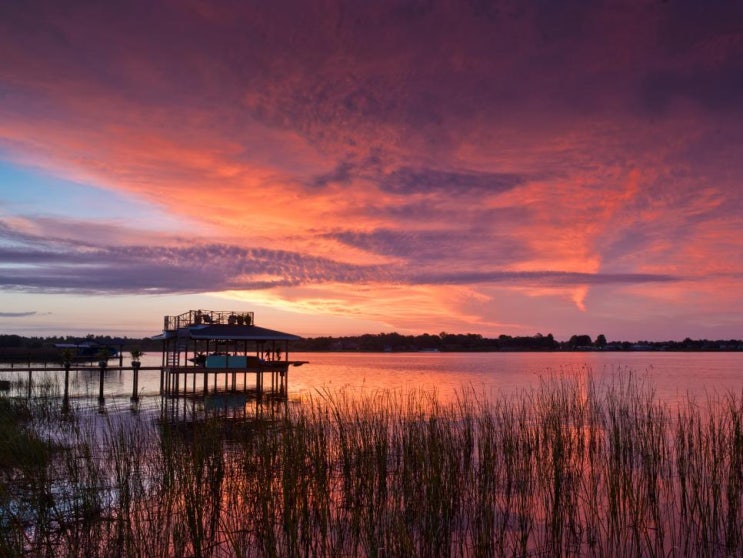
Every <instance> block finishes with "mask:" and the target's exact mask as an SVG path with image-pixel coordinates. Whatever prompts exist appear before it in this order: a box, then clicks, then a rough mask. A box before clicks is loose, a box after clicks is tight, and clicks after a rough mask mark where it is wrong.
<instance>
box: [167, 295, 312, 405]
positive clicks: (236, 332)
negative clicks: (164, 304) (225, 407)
mask: <svg viewBox="0 0 743 558" xmlns="http://www.w3.org/2000/svg"><path fill="white" fill-rule="evenodd" d="M152 339H159V340H161V341H162V342H163V349H162V371H161V374H160V392H161V394H163V395H169V396H178V395H188V394H198V395H207V394H209V393H210V392H214V391H221V390H225V391H255V392H256V394H257V396H259V397H260V396H261V395H262V394H263V393H264V392H265V393H273V394H280V395H286V393H287V385H288V378H289V367H290V366H301V365H302V364H305V362H306V361H297V360H291V359H290V358H289V342H290V341H293V340H297V339H301V338H300V337H298V336H296V335H292V334H290V333H284V332H281V331H275V330H272V329H267V328H263V327H259V326H257V325H255V316H254V314H253V312H235V311H214V310H189V311H188V312H185V313H183V314H180V315H178V316H165V317H164V324H163V332H162V334H160V335H156V336H154V337H153V338H152ZM266 380H268V384H266Z"/></svg>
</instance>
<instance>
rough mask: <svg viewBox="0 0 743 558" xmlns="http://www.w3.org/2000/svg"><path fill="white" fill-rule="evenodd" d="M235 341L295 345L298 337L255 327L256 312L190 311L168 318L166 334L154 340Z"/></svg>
mask: <svg viewBox="0 0 743 558" xmlns="http://www.w3.org/2000/svg"><path fill="white" fill-rule="evenodd" d="M175 337H181V338H183V337H189V338H191V339H231V340H236V341H294V340H297V339H301V337H299V336H298V335H293V334H291V333H285V332H283V331H276V330H273V329H268V328H265V327H259V326H257V325H255V321H254V317H253V312H234V311H221V310H220V311H214V310H189V311H188V312H185V313H183V314H180V315H178V316H165V318H164V326H163V332H162V333H161V334H160V335H154V336H153V337H151V339H157V340H165V339H172V338H175Z"/></svg>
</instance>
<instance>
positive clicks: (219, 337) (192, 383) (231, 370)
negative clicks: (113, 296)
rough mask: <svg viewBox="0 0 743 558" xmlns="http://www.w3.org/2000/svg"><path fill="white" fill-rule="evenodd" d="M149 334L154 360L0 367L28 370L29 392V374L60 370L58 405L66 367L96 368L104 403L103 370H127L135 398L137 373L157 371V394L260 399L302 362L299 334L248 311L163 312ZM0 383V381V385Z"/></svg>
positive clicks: (281, 391)
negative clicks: (295, 355)
mask: <svg viewBox="0 0 743 558" xmlns="http://www.w3.org/2000/svg"><path fill="white" fill-rule="evenodd" d="M151 339H154V340H159V341H162V355H161V364H160V366H142V365H141V363H140V362H139V361H138V360H137V359H133V360H132V362H131V366H123V363H122V361H121V359H118V360H119V365H118V366H115V365H114V366H109V363H108V359H101V360H100V361H99V362H98V363H97V364H81V363H78V362H73V361H71V360H70V359H68V360H66V361H65V362H63V364H62V366H46V365H43V364H42V365H32V364H30V363H29V364H28V365H27V366H11V367H0V382H3V381H4V378H5V375H4V374H3V373H4V372H11V373H15V374H16V375H18V374H19V373H20V374H28V395H29V397H30V396H31V393H32V385H33V375H34V373H35V372H43V373H45V374H48V373H53V374H56V373H58V374H60V375H61V374H64V384H63V385H64V388H63V389H64V392H63V408H64V407H66V406H68V405H69V378H70V372H71V371H80V370H85V371H89V372H90V371H97V372H98V375H99V385H98V403H99V404H100V405H104V404H105V396H104V384H105V377H106V374H107V372H111V371H118V372H124V373H131V380H132V384H131V385H132V395H131V398H130V399H131V401H132V402H133V403H136V402H138V401H139V373H140V372H141V371H152V370H156V371H159V374H160V386H159V388H160V389H159V394H160V396H161V397H163V398H178V397H203V398H206V397H208V396H209V395H213V394H219V393H250V394H251V395H254V396H255V397H256V399H258V400H260V399H261V398H262V397H263V396H264V395H268V396H271V398H273V399H275V398H276V397H284V398H285V397H286V396H287V393H288V384H289V370H290V368H292V367H297V366H302V365H303V364H307V361H302V360H292V359H291V358H290V356H289V342H290V341H293V340H297V339H301V338H300V337H298V336H296V335H293V334H290V333H284V332H281V331H276V330H272V329H267V328H263V327H259V326H257V325H255V317H254V315H253V313H252V312H235V311H213V310H189V311H188V312H185V313H183V314H179V315H176V316H165V317H164V320H163V330H162V333H160V334H158V335H154V336H152V337H151ZM0 387H1V386H0Z"/></svg>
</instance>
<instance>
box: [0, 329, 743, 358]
mask: <svg viewBox="0 0 743 558" xmlns="http://www.w3.org/2000/svg"><path fill="white" fill-rule="evenodd" d="M83 341H95V342H97V343H101V344H102V345H108V346H113V347H117V348H118V349H119V351H120V352H122V353H124V354H127V353H128V352H129V351H130V350H131V349H133V348H135V349H138V350H141V351H144V352H145V353H148V352H150V353H152V352H155V353H157V352H160V350H161V349H162V345H161V343H160V341H155V340H152V339H149V338H146V337H145V338H130V337H111V336H108V335H92V334H91V335H87V336H86V337H73V336H55V337H24V336H21V335H7V334H5V335H0V361H2V362H13V361H17V362H22V361H33V362H59V361H60V358H61V351H60V349H59V348H57V347H55V344H59V343H80V342H83ZM290 350H291V351H293V352H380V353H381V352H508V351H527V352H533V351H743V340H740V339H722V340H709V339H690V338H688V337H687V338H686V339H684V340H683V341H608V340H607V339H606V337H605V336H604V335H598V336H597V337H596V338H595V339H592V338H591V336H590V335H573V336H572V337H570V339H568V340H567V341H557V340H556V339H555V338H554V336H553V335H552V334H548V335H542V334H540V333H538V334H536V335H533V336H515V337H514V336H510V335H500V336H499V337H495V338H488V337H483V336H482V335H480V334H477V333H464V334H462V333H459V334H456V333H446V332H441V333H439V334H437V335H435V334H429V333H424V334H421V335H402V334H399V333H377V334H364V335H356V336H345V337H330V336H328V337H309V338H306V339H301V340H299V341H294V342H292V343H291V344H290Z"/></svg>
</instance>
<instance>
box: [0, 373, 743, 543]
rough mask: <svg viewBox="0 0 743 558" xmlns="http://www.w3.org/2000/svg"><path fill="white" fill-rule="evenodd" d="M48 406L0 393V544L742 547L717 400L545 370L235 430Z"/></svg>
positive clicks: (736, 485)
mask: <svg viewBox="0 0 743 558" xmlns="http://www.w3.org/2000/svg"><path fill="white" fill-rule="evenodd" d="M23 389H25V388H24V387H23V386H21V388H20V389H19V392H23ZM39 389H41V388H39ZM39 393H41V392H39ZM50 401H57V403H58V399H57V400H55V399H54V398H53V397H46V398H45V397H37V398H32V399H26V398H22V397H14V396H11V397H2V398H0V413H1V414H2V420H1V421H0V424H1V425H2V427H0V461H2V465H3V467H2V472H1V473H0V474H1V475H2V485H0V530H1V531H2V535H1V537H2V538H1V539H0V555H3V556H112V555H116V556H127V557H147V558H154V557H160V556H163V557H164V556H194V557H210V556H275V557H279V556H282V557H283V556H380V557H381V556H384V557H388V556H450V555H457V556H578V555H580V556H664V557H665V556H691V555H698V556H702V555H705V556H740V555H741V554H743V537H742V529H741V523H742V520H743V398H741V397H740V396H738V395H735V394H725V395H722V396H719V397H711V398H710V399H709V400H708V401H706V402H704V404H701V405H700V404H698V403H697V402H695V401H692V400H688V401H685V402H683V403H681V404H678V405H674V406H673V407H672V406H671V405H669V404H666V403H663V402H660V401H659V400H658V399H657V397H656V396H655V394H654V392H653V389H652V386H650V385H647V384H646V383H644V382H643V381H642V380H641V379H640V378H638V377H636V376H634V375H632V374H628V375H626V376H625V377H622V378H617V379H615V380H614V381H613V382H612V383H611V384H609V385H595V384H594V383H592V382H591V380H590V377H589V378H588V379H586V378H585V377H584V376H580V377H574V376H570V375H563V376H562V377H555V378H552V379H550V380H547V381H544V382H542V383H541V384H540V385H539V386H538V387H537V388H535V389H533V390H531V391H529V392H524V393H522V394H521V395H518V396H511V397H506V396H503V397H500V398H497V399H495V400H492V399H490V400H488V399H485V398H482V397H480V396H479V395H478V394H477V393H476V392H474V391H472V390H464V391H463V392H462V393H461V394H460V396H459V397H458V398H457V399H456V401H454V402H453V403H451V404H442V403H441V402H440V401H439V399H438V398H437V397H436V394H435V393H427V392H416V391H413V392H409V393H400V392H377V393H373V394H367V395H364V396H359V395H358V394H355V393H352V392H349V391H341V392H329V391H321V392H317V393H316V394H314V395H313V396H312V397H309V398H308V399H307V400H306V401H304V402H302V403H301V404H295V403H289V404H286V406H285V407H283V408H278V409H276V408H275V407H272V408H271V412H266V413H264V414H256V416H255V417H252V418H251V420H250V421H245V422H244V423H241V424H239V425H238V424H231V425H226V424H225V422H224V421H220V420H218V419H210V420H205V419H204V420H192V421H185V422H183V421H182V422H171V421H164V420H159V419H156V418H154V417H152V416H150V415H147V414H140V415H130V414H128V413H119V414H116V413H109V414H108V415H94V417H93V418H91V417H90V416H88V415H86V414H85V413H84V412H81V411H80V410H77V411H73V412H71V413H69V414H68V415H66V416H65V418H64V420H62V419H60V417H59V412H58V410H56V407H55V404H53V403H50ZM226 433H228V435H226Z"/></svg>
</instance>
